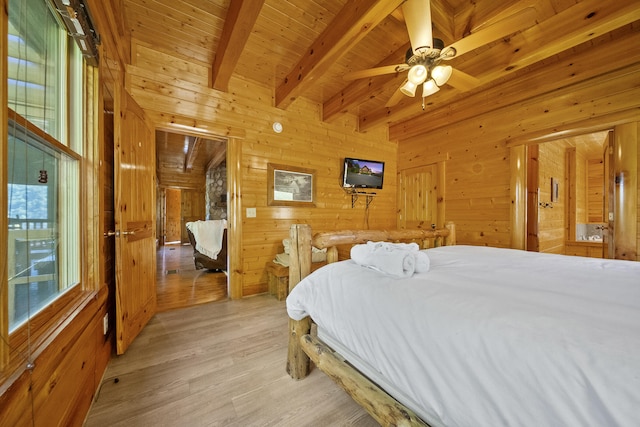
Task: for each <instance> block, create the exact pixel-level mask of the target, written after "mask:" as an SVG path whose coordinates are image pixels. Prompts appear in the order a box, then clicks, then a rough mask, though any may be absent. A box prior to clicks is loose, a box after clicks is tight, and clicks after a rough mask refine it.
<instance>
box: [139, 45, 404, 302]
mask: <svg viewBox="0 0 640 427" xmlns="http://www.w3.org/2000/svg"><path fill="white" fill-rule="evenodd" d="M132 46H133V49H132V51H133V56H132V58H133V59H132V64H131V65H130V66H128V67H127V89H128V90H129V91H130V93H131V94H132V96H133V97H134V98H135V100H136V101H137V102H138V103H139V105H140V106H141V107H142V108H143V109H144V110H145V112H146V113H147V115H148V116H149V117H150V118H151V119H152V121H153V122H154V123H155V124H156V126H158V127H160V128H165V129H171V130H172V131H176V130H179V129H185V130H188V131H193V130H194V128H195V129H197V130H198V131H202V132H211V134H213V135H215V136H218V137H220V136H223V137H224V136H229V137H230V138H233V139H234V143H236V142H237V143H239V144H240V145H241V157H240V168H241V173H240V177H239V181H240V182H241V189H239V191H240V193H241V194H240V198H241V206H242V208H241V209H240V214H241V227H242V237H241V241H239V242H238V241H230V242H229V245H230V247H231V246H232V245H240V247H241V248H242V251H241V258H242V263H241V271H240V272H238V273H239V275H240V276H241V279H242V296H248V295H254V294H258V293H263V292H267V291H268V287H267V276H266V272H265V265H266V263H267V262H269V261H271V260H273V258H274V257H275V255H276V254H277V253H278V252H281V251H282V240H283V239H285V238H287V237H288V233H289V228H290V226H291V224H293V223H301V222H307V223H310V224H311V226H312V228H313V229H314V230H332V229H339V228H363V227H367V226H369V227H371V228H376V227H385V228H389V227H395V225H396V180H397V178H396V173H397V168H396V156H397V145H396V144H395V143H391V142H389V141H388V139H387V131H386V129H384V128H381V129H378V130H374V131H370V132H367V133H366V134H365V133H358V132H356V131H355V129H356V123H355V118H353V117H345V118H342V119H340V120H338V121H337V122H335V123H331V124H329V123H324V122H322V120H321V111H320V107H319V106H318V105H316V104H313V103H311V102H309V101H307V100H305V99H304V98H301V99H298V100H296V101H295V102H294V103H293V104H292V105H291V106H290V107H289V108H288V109H286V110H281V109H278V108H275V107H273V105H274V101H273V97H274V93H273V89H272V88H265V87H260V86H258V85H256V84H254V83H252V82H250V81H242V80H238V79H232V80H231V82H230V90H229V93H223V92H219V91H217V90H214V89H210V88H209V86H208V79H209V73H210V67H209V65H208V64H197V63H194V62H193V61H192V60H187V59H186V58H181V57H178V56H175V55H169V54H166V53H163V52H159V51H157V50H154V49H153V48H152V47H151V46H149V45H147V44H145V43H143V42H140V41H137V40H135V39H134V40H133V41H132ZM178 76H179V78H178ZM275 121H279V122H281V123H282V124H283V127H284V130H283V132H282V133H280V134H277V133H275V132H274V131H273V129H272V124H273V122H275ZM344 157H356V158H364V159H372V160H384V161H385V162H386V165H385V177H384V189H382V190H380V191H378V192H377V193H378V194H377V196H376V197H375V198H374V200H373V202H372V203H371V205H370V207H369V210H368V216H367V215H366V214H367V212H366V211H365V200H364V198H362V197H361V198H359V199H358V200H357V201H356V203H355V206H354V207H353V208H352V199H351V196H350V195H347V194H346V193H345V192H344V190H343V189H342V187H341V184H340V182H341V181H340V179H341V173H342V164H343V158H344ZM268 163H275V164H278V165H289V166H291V167H300V168H307V169H313V170H315V185H316V196H317V202H316V205H315V207H289V206H268V205H267V165H268ZM230 191H233V189H230ZM246 208H256V217H255V218H247V217H246ZM230 220H231V221H233V220H234V219H233V218H230ZM236 220H237V218H236Z"/></svg>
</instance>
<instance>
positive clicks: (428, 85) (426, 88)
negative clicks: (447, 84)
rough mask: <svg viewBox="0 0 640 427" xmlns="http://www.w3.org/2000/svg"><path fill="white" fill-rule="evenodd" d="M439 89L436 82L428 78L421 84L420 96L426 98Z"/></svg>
mask: <svg viewBox="0 0 640 427" xmlns="http://www.w3.org/2000/svg"><path fill="white" fill-rule="evenodd" d="M439 90H440V88H439V87H438V85H437V84H436V82H435V81H433V79H429V80H427V81H426V82H425V83H424V84H423V85H422V97H423V98H426V97H427V96H429V95H433V94H434V93H436V92H437V91H439Z"/></svg>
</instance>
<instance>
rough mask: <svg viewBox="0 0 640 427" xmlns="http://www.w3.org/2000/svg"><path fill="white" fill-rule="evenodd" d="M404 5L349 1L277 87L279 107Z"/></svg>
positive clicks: (399, 1) (394, 0) (395, 0)
mask: <svg viewBox="0 0 640 427" xmlns="http://www.w3.org/2000/svg"><path fill="white" fill-rule="evenodd" d="M402 2H403V0H352V1H348V2H347V3H346V4H345V6H344V7H343V8H342V10H341V11H340V12H338V14H337V15H336V17H335V18H334V19H333V21H332V22H331V23H330V24H329V25H328V26H327V27H326V28H325V30H324V31H323V32H322V33H321V34H320V36H319V37H318V38H317V39H316V40H315V41H314V42H313V43H312V44H311V46H310V47H309V48H308V49H307V50H306V52H305V53H304V55H303V56H302V57H301V58H300V60H299V61H298V63H297V64H296V65H295V66H294V67H293V68H292V69H291V71H289V73H288V74H287V76H286V77H285V79H284V81H283V82H282V83H280V85H279V86H278V87H277V88H276V107H279V108H287V107H288V106H289V105H290V104H291V103H292V102H293V100H294V99H295V98H296V97H297V96H299V95H300V94H301V93H303V92H304V91H305V89H306V88H307V87H309V86H310V85H312V84H315V82H316V81H317V80H318V79H319V78H320V77H321V76H322V75H323V74H324V73H325V72H326V71H327V70H328V69H329V67H331V66H332V65H333V64H334V63H335V62H336V61H337V60H338V59H339V58H340V57H341V56H342V55H344V54H345V53H347V52H348V51H349V49H351V48H352V47H353V46H354V45H355V44H356V43H358V42H359V41H360V40H362V39H363V38H364V36H366V35H367V34H368V33H369V32H370V31H371V30H372V29H373V28H375V27H376V25H378V24H379V23H380V22H381V21H382V20H383V19H384V18H385V17H387V16H388V15H389V14H390V13H391V12H393V10H395V9H396V8H397V7H398V6H399V5H400V4H402Z"/></svg>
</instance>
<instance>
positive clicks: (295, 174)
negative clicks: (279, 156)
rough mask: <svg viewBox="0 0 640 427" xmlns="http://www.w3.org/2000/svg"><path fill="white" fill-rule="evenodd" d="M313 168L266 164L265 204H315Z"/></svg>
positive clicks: (314, 172)
mask: <svg viewBox="0 0 640 427" xmlns="http://www.w3.org/2000/svg"><path fill="white" fill-rule="evenodd" d="M315 174H316V171H315V170H314V169H306V168H299V167H295V166H287V165H278V164H274V163H268V164H267V204H268V205H269V206H315V205H316V185H315Z"/></svg>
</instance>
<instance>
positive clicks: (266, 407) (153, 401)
mask: <svg viewBox="0 0 640 427" xmlns="http://www.w3.org/2000/svg"><path fill="white" fill-rule="evenodd" d="M287 319H288V318H287V314H286V309H285V302H284V301H278V300H276V299H275V298H274V297H272V296H270V295H261V296H256V297H251V298H245V299H242V300H226V301H220V302H213V303H208V304H201V305H198V306H194V307H189V308H183V309H177V310H171V311H166V312H163V313H158V314H156V315H155V316H154V317H153V318H152V319H151V321H150V323H149V324H148V325H147V326H146V327H145V329H144V330H143V331H142V332H141V334H140V336H139V337H138V338H137V339H136V340H135V341H134V342H133V344H132V345H131V347H130V348H129V350H128V351H127V353H126V354H124V355H123V356H119V357H114V358H113V359H112V360H111V361H110V362H109V365H108V367H107V371H106V373H105V376H104V379H103V382H102V386H101V388H100V390H99V391H98V392H97V393H96V399H95V401H94V403H93V406H92V408H91V410H90V412H89V415H88V418H87V420H86V423H85V427H102V426H126V427H134V426H135V427H139V426H243V427H244V426H343V425H352V426H375V425H377V424H376V422H375V421H374V420H373V419H372V418H371V417H370V416H369V415H368V414H366V412H365V411H364V410H363V409H362V408H360V406H358V405H357V404H356V403H355V402H354V401H353V400H352V399H351V398H350V397H349V396H348V395H347V394H346V393H345V392H344V391H343V390H342V389H341V388H339V387H338V386H337V385H336V384H334V383H333V382H332V381H331V380H330V379H329V377H327V376H326V375H324V374H323V373H322V372H320V371H319V370H317V369H316V370H313V371H312V373H311V375H310V376H309V377H307V378H306V379H304V380H301V381H295V380H292V379H291V378H290V377H289V376H288V375H287V374H286V372H285V364H286V363H285V360H286V354H287Z"/></svg>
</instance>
